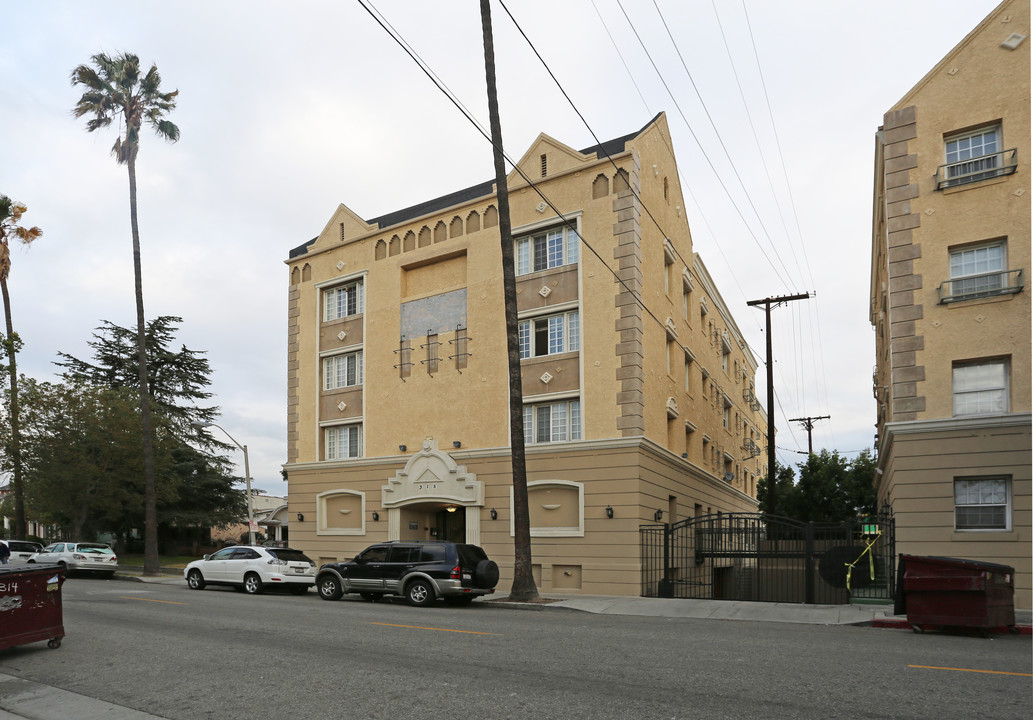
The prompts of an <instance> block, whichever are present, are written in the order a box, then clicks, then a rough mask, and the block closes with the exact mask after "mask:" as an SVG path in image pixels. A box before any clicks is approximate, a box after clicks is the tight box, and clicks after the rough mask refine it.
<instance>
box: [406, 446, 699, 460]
mask: <svg viewBox="0 0 1033 720" xmlns="http://www.w3.org/2000/svg"><path fill="white" fill-rule="evenodd" d="M402 447H405V446H404V445H403V446H402ZM681 456H682V457H683V458H687V457H688V456H689V454H688V453H682V454H681Z"/></svg>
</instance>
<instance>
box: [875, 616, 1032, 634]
mask: <svg viewBox="0 0 1033 720" xmlns="http://www.w3.org/2000/svg"><path fill="white" fill-rule="evenodd" d="M872 627H875V628H881V629H884V630H911V631H914V630H915V628H914V627H913V626H912V625H911V623H909V622H908V621H907V620H901V619H898V618H886V619H885V620H875V621H873V622H872ZM919 627H920V628H921V629H922V631H923V632H925V631H928V630H931V631H937V630H939V628H940V627H942V626H940V625H920V626H919ZM980 630H982V628H966V627H959V628H948V629H947V630H946V632H950V631H956V632H959V633H965V632H971V631H976V632H979V631H980ZM987 633H988V634H990V635H1008V634H1011V635H1026V636H1033V625H1018V624H1016V625H1015V626H1014V632H1013V631H1012V630H1010V629H1009V628H1006V627H995V628H989V629H987Z"/></svg>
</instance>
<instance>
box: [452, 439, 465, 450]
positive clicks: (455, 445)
mask: <svg viewBox="0 0 1033 720" xmlns="http://www.w3.org/2000/svg"><path fill="white" fill-rule="evenodd" d="M462 446H463V443H461V442H459V441H458V440H453V441H452V447H454V448H461V447H462Z"/></svg>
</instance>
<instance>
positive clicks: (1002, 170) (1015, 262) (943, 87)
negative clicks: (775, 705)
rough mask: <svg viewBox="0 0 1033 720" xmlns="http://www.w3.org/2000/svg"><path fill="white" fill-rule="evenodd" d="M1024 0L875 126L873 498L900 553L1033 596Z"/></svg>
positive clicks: (1019, 601) (970, 39) (1002, 12)
mask: <svg viewBox="0 0 1033 720" xmlns="http://www.w3.org/2000/svg"><path fill="white" fill-rule="evenodd" d="M1029 16H1030V12H1029V2H1028V0H1008V1H1006V2H1003V3H1001V5H999V6H998V7H997V9H996V10H994V11H993V12H992V13H991V14H990V15H989V16H988V17H987V18H986V19H985V20H984V21H983V22H982V23H980V25H979V26H978V27H976V28H975V30H973V31H972V32H971V33H970V34H969V35H968V36H967V37H966V38H965V39H964V40H962V41H961V43H959V44H958V45H957V47H955V48H954V49H953V50H952V51H951V52H950V53H949V54H948V55H947V56H946V57H945V58H943V60H941V61H940V62H939V63H938V64H937V65H936V66H935V67H934V68H933V69H932V70H931V71H930V72H929V74H928V75H926V76H925V77H924V78H922V79H921V81H920V82H919V83H918V84H917V85H915V87H914V88H912V89H911V90H910V91H909V92H908V93H907V95H905V96H904V97H903V98H902V99H901V100H900V102H898V103H897V104H896V105H894V106H893V107H892V108H890V110H889V111H888V112H887V113H886V114H885V118H884V123H883V126H882V127H881V128H879V131H878V133H877V134H876V147H875V193H874V213H873V218H874V219H873V238H872V269H871V273H872V274H871V278H872V281H871V298H870V310H869V312H870V317H871V322H872V324H873V326H874V327H875V330H876V366H875V372H874V378H873V380H874V392H875V398H876V401H877V406H878V422H877V426H878V436H877V447H878V456H879V465H878V468H879V470H878V472H879V475H878V478H877V486H878V493H879V501H880V503H882V504H884V505H888V506H890V507H892V509H893V512H894V515H895V517H896V523H897V535H896V538H897V551H898V552H900V553H908V554H916V555H941V556H950V557H962V558H971V559H976V560H983V561H989V562H997V563H1004V564H1007V565H1012V566H1014V567H1015V569H1016V599H1015V602H1016V605H1017V606H1018V607H1023V608H1029V607H1031V606H1033V601H1031V595H1030V584H1031V577H1030V555H1031V532H1030V494H1031V493H1030V463H1031V453H1030V409H1031V408H1030V372H1031V369H1030V298H1029V290H1028V288H1027V287H1026V284H1027V274H1028V272H1029V267H1030V186H1029V162H1030V54H1029V48H1030V41H1029V37H1028V36H1029V31H1030V30H1029Z"/></svg>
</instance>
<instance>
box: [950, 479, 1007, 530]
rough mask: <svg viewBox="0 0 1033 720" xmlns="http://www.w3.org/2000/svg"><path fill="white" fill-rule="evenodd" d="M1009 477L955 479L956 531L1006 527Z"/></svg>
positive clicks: (1004, 528) (1001, 528)
mask: <svg viewBox="0 0 1033 720" xmlns="http://www.w3.org/2000/svg"><path fill="white" fill-rule="evenodd" d="M1010 490H1011V478H1009V477H990V478H955V479H954V528H955V529H956V530H1009V529H1010V527H1011V497H1010V496H1011V492H1010Z"/></svg>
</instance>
